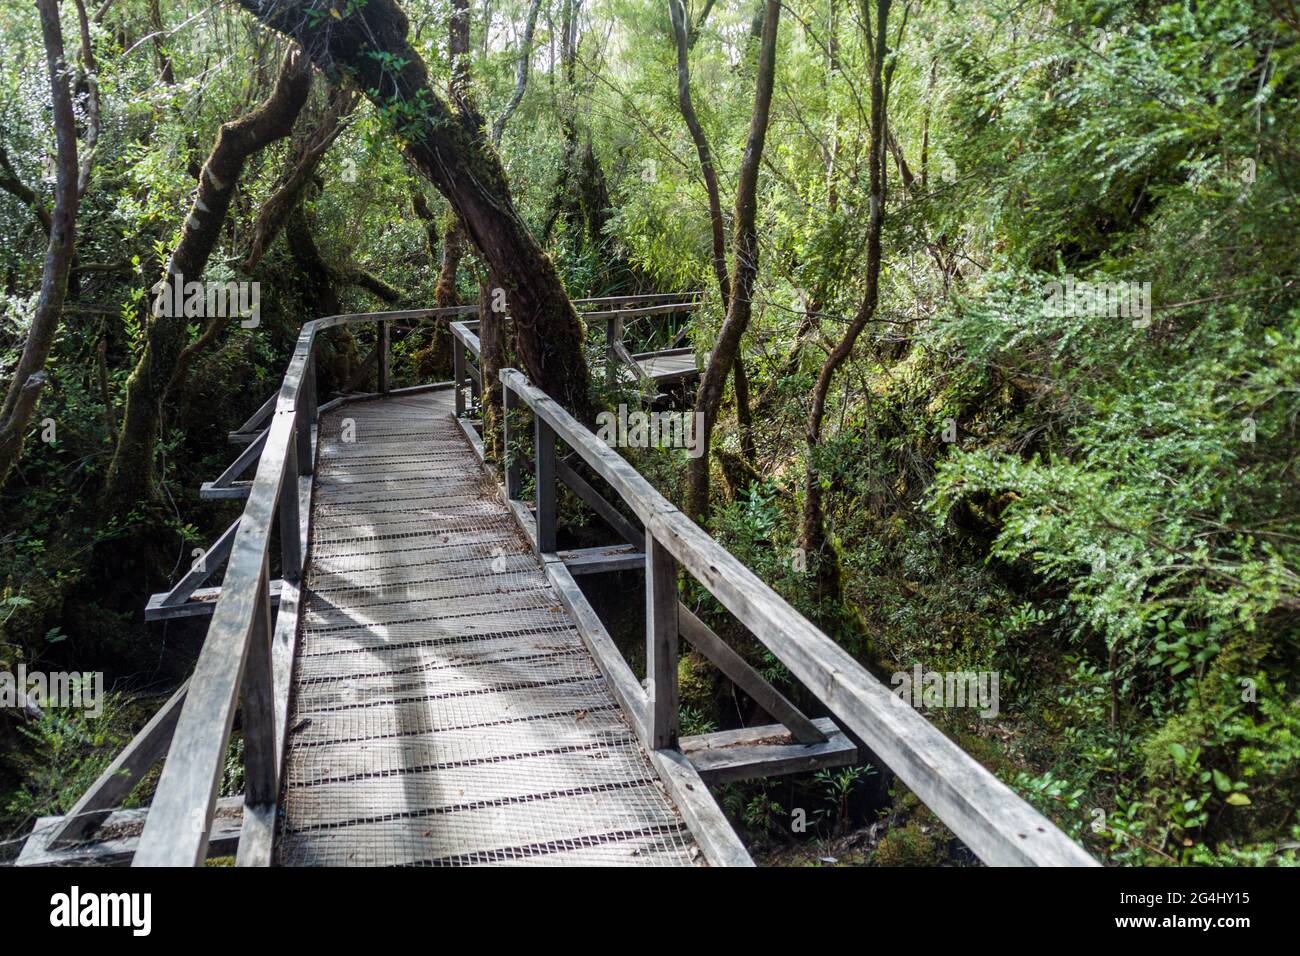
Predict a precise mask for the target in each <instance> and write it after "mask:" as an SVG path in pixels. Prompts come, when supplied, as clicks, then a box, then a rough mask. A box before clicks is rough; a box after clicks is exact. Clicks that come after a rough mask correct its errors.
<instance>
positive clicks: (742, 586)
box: [648, 511, 1098, 866]
mask: <svg viewBox="0 0 1300 956" xmlns="http://www.w3.org/2000/svg"><path fill="white" fill-rule="evenodd" d="M648 530H649V532H650V534H651V535H653V536H654V537H655V538H656V539H657V540H659V541H662V542H663V543H664V546H665V547H667V548H668V550H669V551H671V552H672V554H673V555H674V557H676V558H677V560H678V561H680V562H681V563H682V565H683V566H684V567H686V569H687V570H688V571H689V572H690V573H691V574H693V575H694V576H695V577H696V579H697V580H699V581H700V582H701V583H702V584H703V585H704V586H705V587H706V588H707V589H708V590H709V592H710V593H712V594H713V595H714V596H715V597H716V598H717V599H718V600H719V601H721V602H722V604H723V606H724V607H726V608H727V609H728V610H729V611H731V613H732V614H734V615H736V617H737V618H738V619H739V620H740V621H741V623H742V624H744V625H745V626H746V627H748V628H749V629H750V631H752V632H753V633H754V635H755V636H756V637H757V638H758V639H759V640H760V641H762V642H763V643H764V644H765V645H766V646H767V647H768V649H769V650H771V651H772V653H773V654H775V655H776V657H777V659H779V660H780V661H781V662H782V663H784V664H785V665H786V667H788V668H789V669H790V672H791V673H792V674H793V675H794V676H795V678H796V679H798V680H800V681H802V682H803V683H804V685H805V686H806V687H808V688H810V689H812V690H813V691H814V692H815V693H816V694H817V695H818V697H819V698H820V699H821V700H822V702H823V703H824V704H825V705H826V707H827V708H828V709H829V710H830V711H831V712H832V713H833V714H835V715H836V717H838V718H839V719H840V721H841V722H843V724H844V725H845V726H846V727H847V728H848V729H849V730H850V731H852V732H853V733H854V734H856V735H857V737H858V738H859V739H860V740H862V741H863V743H865V744H866V745H867V747H868V748H870V750H871V751H872V752H873V753H875V754H876V755H877V756H878V757H879V758H880V759H881V760H883V761H884V762H885V764H886V765H887V766H888V767H889V768H890V769H891V770H892V771H894V773H896V774H897V775H898V777H899V779H900V780H902V781H903V783H904V784H905V785H906V786H907V787H908V788H910V789H911V790H912V791H913V792H914V793H915V794H916V795H917V797H919V798H920V800H921V802H922V803H924V804H925V805H926V806H928V807H929V808H930V809H931V810H933V811H934V812H935V814H936V815H937V816H938V817H939V819H941V820H942V821H943V822H944V823H946V824H947V825H948V827H949V829H951V830H952V831H953V832H954V833H955V834H956V835H957V836H958V837H960V838H961V839H962V840H963V841H964V842H965V843H966V845H967V846H968V847H970V848H971V850H972V851H973V852H974V853H975V854H976V855H977V856H978V857H979V858H980V859H982V860H983V861H984V862H986V863H989V864H990V865H994V866H1096V865H1098V864H1097V861H1096V860H1094V859H1093V858H1092V857H1091V856H1089V855H1088V853H1087V852H1086V851H1085V850H1084V849H1083V848H1082V847H1080V846H1079V845H1078V844H1077V843H1075V842H1074V841H1073V840H1071V839H1070V838H1069V837H1067V836H1066V835H1065V834H1064V833H1062V832H1061V831H1060V830H1059V829H1057V828H1056V826H1055V825H1054V824H1052V823H1051V821H1049V820H1048V819H1047V818H1046V817H1044V816H1043V815H1042V814H1040V813H1039V812H1038V811H1037V810H1035V809H1034V808H1033V807H1031V806H1029V804H1027V803H1026V802H1025V801H1024V800H1022V799H1021V798H1020V797H1019V796H1017V795H1016V793H1015V792H1014V791H1013V790H1012V789H1011V788H1010V787H1008V786H1007V785H1006V784H1004V783H1002V781H1000V780H998V778H997V777H995V776H993V774H991V773H989V771H987V770H986V769H984V767H982V766H980V764H978V763H977V762H976V761H975V760H974V759H973V758H972V757H971V756H970V755H969V754H967V753H966V752H965V751H964V750H962V749H961V748H960V747H958V746H957V745H956V744H955V743H953V742H952V741H951V740H949V739H948V738H947V737H945V736H944V735H943V733H941V732H940V731H939V730H938V728H936V727H935V726H934V725H933V724H931V723H930V722H929V721H928V720H926V719H925V718H924V717H923V716H922V715H921V714H919V713H917V712H916V711H915V710H913V709H912V708H911V707H910V706H908V705H907V704H906V703H904V702H903V701H902V700H900V699H899V698H898V697H897V696H895V695H894V694H893V693H892V692H891V691H890V690H889V689H888V688H886V687H885V686H884V685H883V684H882V683H880V681H878V680H877V679H876V678H875V677H873V676H872V675H871V674H870V673H868V672H867V670H866V669H865V668H864V667H863V666H862V665H861V664H859V663H858V662H857V661H856V660H854V659H853V657H852V655H850V654H849V652H848V651H846V650H844V648H842V647H840V646H839V645H838V644H836V643H835V642H834V641H832V640H831V639H830V638H829V637H827V636H826V635H825V634H823V633H822V632H821V631H819V630H818V629H817V628H816V627H814V626H813V625H812V624H811V623H809V622H808V621H807V620H806V619H805V618H804V617H803V616H802V615H800V614H799V613H798V612H797V611H795V609H794V608H792V607H790V605H789V604H788V603H786V601H785V600H784V599H782V598H781V597H780V596H779V595H777V594H776V592H774V591H773V590H772V589H771V588H770V587H768V586H767V585H766V584H764V583H763V582H762V581H760V580H759V579H758V577H757V576H756V575H755V574H754V573H753V572H752V571H750V570H749V569H748V568H747V567H745V566H744V565H743V564H742V563H741V562H740V561H739V560H737V559H736V558H735V557H734V556H733V555H731V554H730V553H729V552H728V551H727V550H726V549H725V548H723V547H722V546H721V545H719V544H718V543H717V542H716V541H714V540H713V539H712V538H710V537H709V536H708V535H707V534H705V533H704V531H703V530H702V529H701V528H700V527H699V526H698V525H697V524H695V522H693V521H691V520H690V519H689V518H687V517H686V515H684V514H682V513H681V512H680V511H673V512H665V513H661V514H657V515H654V516H653V517H652V518H651V522H650V525H649V526H648Z"/></svg>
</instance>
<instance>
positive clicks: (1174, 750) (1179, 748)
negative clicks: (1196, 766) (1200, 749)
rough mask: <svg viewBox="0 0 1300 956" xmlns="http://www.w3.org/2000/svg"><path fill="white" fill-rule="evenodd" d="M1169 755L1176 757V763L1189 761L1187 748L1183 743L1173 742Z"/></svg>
mask: <svg viewBox="0 0 1300 956" xmlns="http://www.w3.org/2000/svg"><path fill="white" fill-rule="evenodd" d="M1169 755H1170V756H1171V757H1173V758H1174V763H1186V762H1187V748H1186V747H1184V746H1183V745H1182V744H1179V743H1173V744H1170V745H1169Z"/></svg>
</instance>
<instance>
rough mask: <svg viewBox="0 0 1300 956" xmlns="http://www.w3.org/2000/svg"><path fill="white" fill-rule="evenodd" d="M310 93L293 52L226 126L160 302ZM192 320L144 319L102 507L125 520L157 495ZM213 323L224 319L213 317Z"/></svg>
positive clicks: (199, 259) (203, 254)
mask: <svg viewBox="0 0 1300 956" xmlns="http://www.w3.org/2000/svg"><path fill="white" fill-rule="evenodd" d="M310 88H311V69H310V67H309V65H308V63H307V60H306V58H305V57H303V56H302V55H301V54H300V53H299V51H298V50H296V49H292V50H290V51H289V52H287V53H286V54H285V57H284V60H283V62H282V63H281V66H280V72H279V75H278V77H277V79H276V83H275V87H274V88H273V89H272V91H271V95H270V96H268V97H267V98H266V99H265V100H264V101H263V102H262V103H260V104H259V105H258V106H257V107H256V108H255V109H254V110H253V111H252V112H251V113H248V114H247V115H245V116H242V117H240V118H239V119H237V120H233V121H231V122H229V123H226V124H225V125H223V126H222V127H221V131H220V132H219V133H218V134H217V142H216V144H215V145H214V146H213V147H212V153H211V154H210V155H209V156H208V160H207V162H206V163H204V165H203V171H202V173H201V174H200V176H199V184H198V188H197V189H196V191H195V194H194V202H193V204H192V205H191V207H190V212H189V215H188V216H186V219H185V225H184V228H183V230H182V233H181V239H180V242H178V243H177V244H176V248H175V249H174V250H173V251H172V256H171V260H170V261H169V262H168V264H167V272H166V275H165V276H164V278H163V280H162V281H161V283H159V285H158V286H156V287H155V288H154V290H153V291H154V292H155V293H156V294H157V295H158V296H159V297H161V296H169V295H171V294H172V286H173V284H174V283H178V282H193V281H199V280H201V279H202V278H203V271H204V269H206V268H207V264H208V257H209V256H211V254H212V250H213V248H214V247H215V246H216V244H217V239H218V237H219V236H220V233H221V226H222V224H223V223H224V222H225V220H226V213H227V211H228V210H229V209H230V201H231V199H232V197H233V196H234V194H235V187H236V185H237V183H238V181H239V176H240V173H242V172H243V169H244V163H245V162H246V161H247V159H248V157H249V156H251V155H252V154H253V153H256V152H257V151H258V150H260V149H263V148H265V147H266V146H267V145H268V144H270V143H272V142H275V141H276V140H278V139H283V138H284V137H285V136H288V135H289V133H290V131H291V130H292V129H293V124H294V121H295V120H296V119H297V118H298V113H299V112H300V111H301V110H302V107H303V105H304V104H305V103H306V102H307V93H308V91H309V90H310ZM188 321H189V320H188V319H186V317H185V316H184V315H181V316H171V315H159V316H150V317H149V319H148V320H147V323H148V324H147V326H146V335H145V344H144V349H143V352H142V354H141V356H140V359H139V361H138V362H137V363H136V366H135V368H134V369H133V370H132V372H131V376H130V378H128V379H127V384H126V407H125V410H124V411H123V414H122V427H121V430H120V431H119V433H118V439H117V446H116V448H115V449H114V452H113V460H112V463H111V464H110V465H109V469H108V477H107V479H106V481H105V484H104V490H103V493H102V501H103V504H104V505H105V507H107V508H109V509H110V510H112V511H114V512H116V513H121V514H126V513H128V512H129V511H130V510H131V508H133V507H134V506H135V505H137V504H138V503H139V502H141V501H145V500H148V499H149V498H151V497H152V489H153V487H154V480H153V451H154V442H155V441H156V439H157V437H158V430H159V426H160V424H161V421H162V415H163V412H164V406H165V402H164V396H166V395H167V394H168V393H169V392H173V391H174V382H175V378H176V375H177V371H178V368H179V367H180V366H179V359H180V356H181V353H182V351H183V350H184V349H185V346H186V343H187V341H188V335H187V329H186V327H187V325H188ZM209 321H221V320H219V319H217V318H215V317H210V318H209Z"/></svg>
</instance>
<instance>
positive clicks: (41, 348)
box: [0, 0, 81, 487]
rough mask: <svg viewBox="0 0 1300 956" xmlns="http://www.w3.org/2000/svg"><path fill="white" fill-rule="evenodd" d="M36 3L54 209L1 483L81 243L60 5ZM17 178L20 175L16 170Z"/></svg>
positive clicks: (0, 421)
mask: <svg viewBox="0 0 1300 956" xmlns="http://www.w3.org/2000/svg"><path fill="white" fill-rule="evenodd" d="M37 9H38V10H39V12H40V20H41V34H42V37H43V39H44V43H45V58H46V66H47V71H48V73H49V78H50V91H51V94H52V96H53V105H54V138H55V144H56V145H55V175H56V182H55V198H54V213H53V215H47V216H42V217H41V222H42V224H45V225H46V231H47V232H48V233H49V242H48V243H47V244H46V247H45V264H44V266H43V267H42V271H41V291H40V295H39V297H38V298H37V300H36V312H35V314H34V315H33V316H32V323H31V326H30V327H29V328H28V331H27V339H26V342H25V343H24V345H23V351H22V355H20V356H19V358H18V366H17V367H16V368H15V369H14V374H13V378H12V379H10V381H9V387H8V389H7V390H6V393H5V398H4V405H3V408H2V409H0V487H3V486H4V483H5V482H6V481H7V480H8V478H9V475H10V473H11V472H12V471H13V468H14V465H15V464H17V462H18V456H19V454H21V452H22V446H23V438H24V435H25V433H26V431H27V426H28V424H29V423H30V422H31V420H32V416H33V414H34V413H35V411H36V400H37V398H38V397H39V396H40V393H41V389H42V387H43V386H44V385H45V362H46V360H47V359H48V358H49V355H50V349H51V348H53V346H54V335H55V332H57V331H58V327H59V318H60V316H61V315H62V313H63V299H64V296H65V295H66V294H67V291H68V272H69V270H70V269H71V267H72V259H73V255H74V250H75V243H76V224H77V205H78V203H79V201H80V199H81V193H80V190H79V189H78V186H77V177H78V167H77V130H76V121H75V119H74V117H73V110H72V93H71V91H70V90H69V89H68V77H67V76H66V66H65V64H64V54H63V30H62V28H61V27H60V24H59V8H58V4H57V3H55V2H54V0H39V2H38V3H37ZM14 180H15V181H17V177H16V176H15V177H14ZM33 195H34V194H33ZM39 205H40V204H39V201H36V202H34V203H33V206H34V208H38V207H39ZM47 220H48V224H47Z"/></svg>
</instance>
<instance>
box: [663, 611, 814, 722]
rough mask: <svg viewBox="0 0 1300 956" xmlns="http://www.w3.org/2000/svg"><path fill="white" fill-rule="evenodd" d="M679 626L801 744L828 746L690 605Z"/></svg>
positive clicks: (788, 702)
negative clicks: (694, 612) (823, 744)
mask: <svg viewBox="0 0 1300 956" xmlns="http://www.w3.org/2000/svg"><path fill="white" fill-rule="evenodd" d="M677 619H678V624H679V626H680V627H681V629H682V637H684V638H686V640H687V641H689V642H690V644H691V646H692V647H694V648H695V649H696V650H697V651H699V652H700V653H701V654H702V655H704V657H705V658H707V659H708V661H709V662H710V663H712V664H713V666H714V667H716V668H717V669H718V670H720V671H722V673H723V675H724V676H725V677H726V678H727V679H728V680H730V681H731V682H732V683H733V684H735V685H736V686H737V687H739V688H740V689H741V690H743V691H744V692H745V693H746V694H748V695H749V696H750V697H751V698H753V701H754V703H756V704H758V706H759V707H761V708H763V712H764V713H765V714H767V715H768V716H770V717H771V718H773V719H774V720H779V721H780V722H781V723H782V724H784V725H785V726H786V727H787V728H789V730H790V733H792V734H793V735H794V738H795V740H797V741H798V742H799V743H801V744H820V743H825V742H826V735H825V734H824V733H822V731H820V730H818V729H817V727H816V726H815V725H814V724H813V722H812V721H811V720H809V719H808V718H807V717H806V716H805V715H804V713H803V711H801V710H800V709H799V708H798V707H796V706H795V705H794V704H792V703H791V702H790V700H789V698H787V697H786V696H785V695H784V694H782V693H781V692H780V691H779V690H777V689H776V688H775V687H773V686H772V684H771V683H770V682H769V681H768V680H767V679H766V678H764V677H763V675H762V674H760V673H759V672H758V671H756V670H754V668H753V667H751V666H750V665H749V662H748V661H746V660H745V659H744V658H743V657H741V656H740V655H739V654H737V653H736V651H735V650H734V649H733V648H732V647H731V645H729V644H728V643H727V642H726V641H724V640H723V639H722V638H720V637H718V635H717V634H715V633H714V631H713V629H712V628H710V627H709V626H708V625H707V624H705V623H704V622H703V621H701V620H700V619H699V618H698V617H696V616H695V615H694V614H693V613H692V612H691V609H690V608H688V607H687V606H686V605H684V604H683V605H681V606H679V607H678V608H677Z"/></svg>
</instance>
